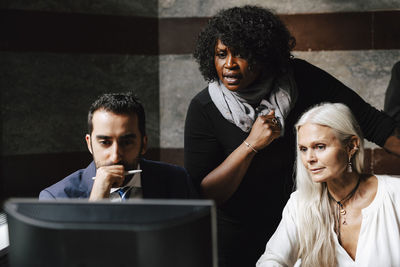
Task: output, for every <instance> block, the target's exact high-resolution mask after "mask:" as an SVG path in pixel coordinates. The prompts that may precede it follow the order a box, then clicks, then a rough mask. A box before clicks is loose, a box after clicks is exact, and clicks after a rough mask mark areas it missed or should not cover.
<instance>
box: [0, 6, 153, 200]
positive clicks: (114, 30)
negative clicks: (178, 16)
mask: <svg viewBox="0 0 400 267" xmlns="http://www.w3.org/2000/svg"><path fill="white" fill-rule="evenodd" d="M27 2H29V3H27ZM157 10H158V1H155V0H150V1H148V0H146V1H77V2H75V3H70V1H2V3H1V4H0V88H1V93H0V101H1V102H0V104H1V137H2V138H1V163H2V164H1V180H0V193H1V197H0V200H4V199H5V198H8V197H15V196H18V197H37V196H38V194H39V191H40V190H41V189H43V188H44V187H46V186H48V185H50V184H51V183H53V182H55V181H58V180H60V179H61V178H63V177H64V176H65V175H67V174H69V173H71V172H73V171H75V170H76V169H79V168H84V167H86V165H87V164H88V163H89V162H90V160H91V156H90V154H89V153H88V152H87V148H86V144H85V141H84V137H85V134H86V129H87V111H88V108H89V106H90V104H91V103H92V102H93V101H94V99H95V98H97V96H98V95H100V94H102V93H105V92H120V91H128V90H132V91H134V92H135V93H136V94H137V96H138V97H139V98H140V99H141V101H142V102H143V105H144V107H145V110H146V116H147V132H148V135H149V145H150V148H151V149H150V151H149V155H148V156H149V157H150V158H157V157H159V156H158V155H157V153H156V152H154V151H157V150H158V148H159V146H160V137H159V136H160V126H159V109H160V108H159V58H158V20H157Z"/></svg>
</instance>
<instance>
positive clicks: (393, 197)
mask: <svg viewBox="0 0 400 267" xmlns="http://www.w3.org/2000/svg"><path fill="white" fill-rule="evenodd" d="M376 177H377V179H378V189H377V193H376V196H375V198H374V200H373V201H372V202H371V204H370V205H369V206H368V207H366V208H364V209H363V210H362V223H361V228H360V234H359V237H358V243H357V251H356V258H355V260H353V259H352V258H351V257H350V256H349V255H348V254H347V252H346V250H345V249H344V248H343V247H342V246H341V245H340V244H339V242H338V239H337V238H335V244H336V257H337V262H338V266H339V267H355V266H359V267H368V266H371V267H376V266H385V267H390V266H400V178H398V177H392V176H388V175H376ZM297 197H298V196H297V194H296V192H294V193H292V195H291V196H290V199H289V201H288V203H287V204H286V206H285V208H284V210H283V215H282V220H281V222H280V224H279V226H278V228H277V229H276V231H275V233H274V234H273V236H272V237H271V239H270V240H269V241H268V243H267V245H266V250H265V252H264V254H263V255H262V256H261V258H260V259H259V260H258V262H257V265H256V266H257V267H266V266H293V265H295V264H296V261H297V260H298V259H297V254H298V250H299V244H298V235H299V233H298V231H297V211H296V209H297V207H296V206H297V204H296V202H297V201H296V199H297ZM332 232H334V230H333V229H332ZM335 236H336V234H335ZM297 264H299V261H297ZM297 264H296V265H297Z"/></svg>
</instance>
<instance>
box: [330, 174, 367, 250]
mask: <svg viewBox="0 0 400 267" xmlns="http://www.w3.org/2000/svg"><path fill="white" fill-rule="evenodd" d="M360 180H361V179H360V178H358V181H357V184H356V186H355V187H354V188H353V190H351V192H350V193H349V194H348V195H347V196H346V197H344V198H343V199H342V200H340V201H337V200H336V199H335V198H334V197H333V196H332V195H331V193H329V190H327V191H328V196H329V198H330V199H331V200H333V201H335V202H336V208H335V217H336V218H335V219H336V222H335V232H336V235H337V236H338V240H339V243H340V224H344V225H347V221H346V214H347V211H346V209H345V207H344V204H345V203H346V202H347V201H349V200H350V199H351V198H352V197H353V196H354V193H355V192H356V191H357V188H358V186H359V185H360ZM341 216H342V217H343V222H342V223H340V218H341Z"/></svg>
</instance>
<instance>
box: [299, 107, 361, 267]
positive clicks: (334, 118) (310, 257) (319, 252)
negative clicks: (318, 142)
mask: <svg viewBox="0 0 400 267" xmlns="http://www.w3.org/2000/svg"><path fill="white" fill-rule="evenodd" d="M307 122H308V123H314V124H318V125H323V126H327V127H330V128H331V129H332V130H333V131H334V133H335V135H336V137H337V138H338V139H339V140H340V141H341V143H342V144H343V146H346V145H348V142H349V140H350V138H351V137H352V136H357V137H358V138H359V139H360V147H359V150H358V151H357V152H356V154H354V156H353V157H352V159H351V162H352V166H353V171H355V172H357V173H361V171H362V169H363V162H364V145H363V136H362V133H361V130H360V126H359V125H358V123H357V121H356V119H355V118H354V116H353V114H352V112H351V111H350V109H349V108H348V107H347V106H345V105H344V104H339V103H335V104H332V103H323V104H320V105H317V106H315V107H313V108H311V109H310V110H308V111H307V112H305V113H304V114H303V115H302V116H301V118H300V119H299V121H298V122H297V124H296V132H297V138H298V132H299V129H300V127H301V126H302V125H304V124H305V123H307ZM296 144H297V142H296ZM296 146H297V152H296V154H297V156H296V187H297V188H296V189H297V192H298V193H297V194H298V215H299V216H298V218H299V221H298V223H299V233H300V235H299V240H300V250H299V255H298V257H299V258H301V262H302V264H301V265H302V266H336V264H337V262H336V251H335V243H334V238H335V236H334V232H333V227H334V221H335V220H334V217H333V211H332V208H331V205H330V203H329V197H328V192H327V186H326V183H315V182H313V181H312V179H311V177H310V175H309V174H308V172H307V170H306V168H305V166H304V165H303V163H302V161H301V158H300V151H299V147H298V144H297V145H296Z"/></svg>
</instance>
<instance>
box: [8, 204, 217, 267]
mask: <svg viewBox="0 0 400 267" xmlns="http://www.w3.org/2000/svg"><path fill="white" fill-rule="evenodd" d="M4 210H5V212H6V214H7V221H8V229H9V240H10V246H9V255H8V258H9V263H10V266H11V267H14V266H18V267H22V266H71V267H72V266H74V267H76V266H85V267H86V266H96V267H98V266H107V267H109V266H137V267H150V266H151V267H154V266H163V267H168V266H173V267H180V266H182V267H188V266H190V267H207V266H211V267H216V266H217V246H216V242H217V240H216V211H215V206H214V202H213V201H211V200H155V199H154V200H153V199H133V200H129V201H126V202H122V203H114V202H109V201H107V202H105V201H104V202H103V201H101V202H88V201H86V200H76V199H75V200H71V199H70V200H57V201H56V200H54V201H38V200H33V199H10V200H8V201H7V202H6V203H5V205H4Z"/></svg>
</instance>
